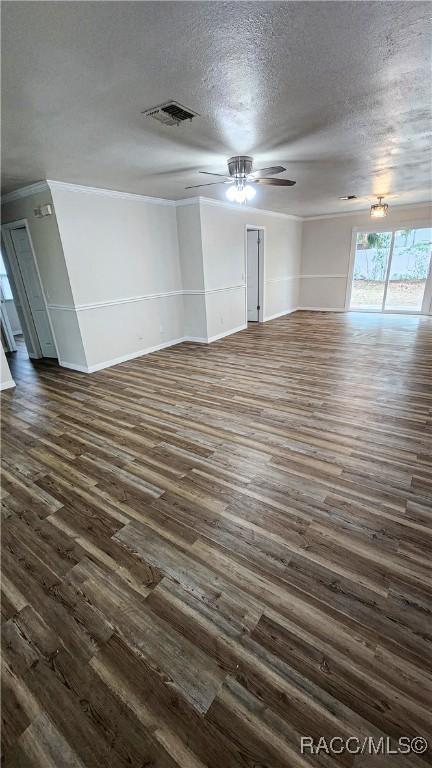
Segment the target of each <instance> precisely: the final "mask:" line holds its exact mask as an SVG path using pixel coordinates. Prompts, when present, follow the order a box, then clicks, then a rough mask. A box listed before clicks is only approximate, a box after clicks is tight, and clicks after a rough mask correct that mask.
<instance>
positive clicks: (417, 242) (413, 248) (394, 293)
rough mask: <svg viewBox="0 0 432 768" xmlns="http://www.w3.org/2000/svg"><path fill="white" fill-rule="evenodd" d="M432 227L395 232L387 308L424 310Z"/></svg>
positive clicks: (406, 310)
mask: <svg viewBox="0 0 432 768" xmlns="http://www.w3.org/2000/svg"><path fill="white" fill-rule="evenodd" d="M431 245H432V228H430V227H422V228H417V229H400V230H398V231H397V232H395V241H394V247H393V254H392V260H391V265H390V271H389V281H388V285H387V292H386V297H385V304H384V309H387V310H392V311H393V312H397V311H401V312H421V310H422V304H423V297H424V293H425V288H426V280H427V278H428V275H429V270H430V262H431Z"/></svg>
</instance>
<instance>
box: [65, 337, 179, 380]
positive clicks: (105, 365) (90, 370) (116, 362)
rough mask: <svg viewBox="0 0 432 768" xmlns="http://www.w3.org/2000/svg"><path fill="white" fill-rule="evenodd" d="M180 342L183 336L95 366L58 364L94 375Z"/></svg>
mask: <svg viewBox="0 0 432 768" xmlns="http://www.w3.org/2000/svg"><path fill="white" fill-rule="evenodd" d="M182 341H186V338H185V337H184V336H183V337H182V338H180V339H173V340H172V341H163V342H162V343H161V344H155V345H154V346H153V347H146V348H145V349H140V350H138V351H137V352H129V353H128V354H127V355H121V356H120V357H115V358H113V359H112V360H104V362H103V363H96V365H88V366H85V365H77V364H75V363H68V362H66V361H64V360H59V363H60V365H61V366H62V367H63V368H71V369H72V370H74V371H80V373H95V372H96V371H101V370H102V369H103V368H111V367H112V366H113V365H119V363H126V362H127V361H128V360H134V359H135V358H136V357H143V356H144V355H150V354H151V353H152V352H158V351H159V350H160V349H166V347H173V346H174V345H175V344H181V343H182Z"/></svg>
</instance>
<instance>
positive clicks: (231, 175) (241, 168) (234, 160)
mask: <svg viewBox="0 0 432 768" xmlns="http://www.w3.org/2000/svg"><path fill="white" fill-rule="evenodd" d="M252 168H253V158H252V157H249V156H248V155H236V156H235V157H230V159H229V160H228V174H225V173H211V172H209V171H200V173H205V174H206V176H221V177H222V178H223V181H209V182H207V184H193V185H192V186H190V187H185V189H196V188H197V187H210V186H213V185H214V184H229V185H230V186H229V187H228V189H227V191H226V196H227V198H228V200H230V201H231V202H236V203H244V202H246V200H252V199H253V198H254V197H255V194H256V193H255V189H254V188H253V186H252V184H270V185H272V186H274V187H292V186H293V185H294V184H295V181H290V179H269V178H267V177H266V176H262V174H264V173H266V174H268V175H270V176H275V175H277V174H278V173H283V171H286V168H284V167H283V166H282V165H274V166H271V167H270V168H260V169H258V170H256V171H254V170H252Z"/></svg>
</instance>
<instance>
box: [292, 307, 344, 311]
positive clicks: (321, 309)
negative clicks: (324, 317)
mask: <svg viewBox="0 0 432 768" xmlns="http://www.w3.org/2000/svg"><path fill="white" fill-rule="evenodd" d="M297 309H298V310H300V311H301V310H304V311H305V312H346V311H347V310H346V309H345V307H297Z"/></svg>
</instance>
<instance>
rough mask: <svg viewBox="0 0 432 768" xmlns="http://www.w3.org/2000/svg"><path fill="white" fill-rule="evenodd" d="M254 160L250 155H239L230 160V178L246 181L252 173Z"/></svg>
mask: <svg viewBox="0 0 432 768" xmlns="http://www.w3.org/2000/svg"><path fill="white" fill-rule="evenodd" d="M252 165H253V158H252V157H249V155H237V156H236V157H230V159H229V160H228V170H229V174H230V176H233V177H234V178H236V179H245V178H246V177H247V176H249V174H250V173H252Z"/></svg>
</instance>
